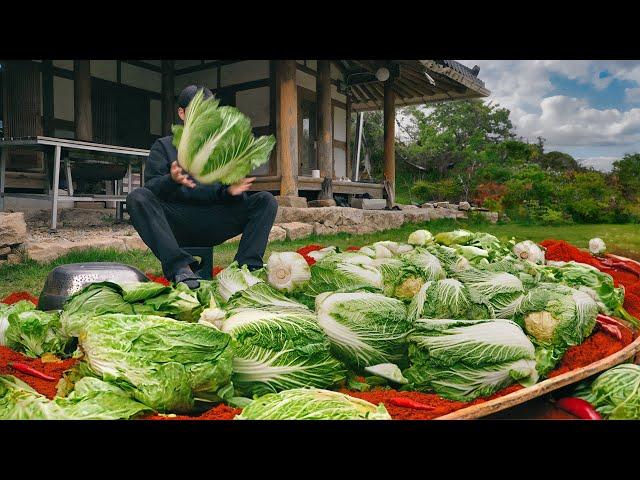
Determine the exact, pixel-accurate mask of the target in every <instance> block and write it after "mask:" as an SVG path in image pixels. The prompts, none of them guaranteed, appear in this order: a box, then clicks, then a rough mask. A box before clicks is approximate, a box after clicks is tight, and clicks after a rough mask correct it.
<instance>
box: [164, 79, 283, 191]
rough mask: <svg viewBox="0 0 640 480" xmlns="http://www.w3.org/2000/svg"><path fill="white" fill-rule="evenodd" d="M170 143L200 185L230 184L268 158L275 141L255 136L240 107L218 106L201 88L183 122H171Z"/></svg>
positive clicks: (179, 160) (180, 162)
mask: <svg viewBox="0 0 640 480" xmlns="http://www.w3.org/2000/svg"><path fill="white" fill-rule="evenodd" d="M172 131H173V144H174V145H175V147H176V149H177V150H178V163H179V164H180V166H181V167H182V168H183V169H184V170H185V171H186V172H188V173H189V175H191V176H192V177H193V178H194V179H196V180H197V181H199V182H201V183H204V184H213V183H216V182H219V183H222V184H226V185H231V184H233V183H236V182H238V181H239V180H241V179H242V178H244V177H246V176H247V175H248V174H249V173H250V172H251V171H253V170H254V169H256V168H257V167H259V166H261V165H263V164H265V163H266V162H268V161H269V158H270V156H271V151H272V150H273V147H274V146H275V144H276V141H275V138H274V137H273V135H268V136H263V137H258V138H255V137H254V135H253V132H252V128H251V120H250V119H249V118H248V117H247V116H246V115H244V114H243V113H242V112H241V111H240V110H238V109H237V108H235V107H230V106H224V107H221V106H219V101H218V100H217V99H215V98H214V97H211V98H208V99H205V98H204V95H203V92H202V90H199V91H198V93H197V94H196V95H195V96H194V97H193V99H192V100H191V102H190V103H189V105H188V106H187V109H186V112H185V119H184V125H174V126H173V127H172Z"/></svg>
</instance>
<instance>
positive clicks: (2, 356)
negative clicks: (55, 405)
mask: <svg viewBox="0 0 640 480" xmlns="http://www.w3.org/2000/svg"><path fill="white" fill-rule="evenodd" d="M77 361H78V360H77V359H75V358H69V359H67V360H62V361H61V362H47V363H43V362H42V361H41V360H40V359H39V358H29V357H26V356H24V355H22V354H21V353H18V352H14V351H13V350H11V349H10V348H7V347H0V375H13V376H14V377H17V378H19V379H20V380H22V381H24V382H26V383H28V384H29V385H30V386H31V387H32V388H33V389H34V390H36V391H37V392H38V393H41V394H42V395H45V396H47V397H48V398H50V399H51V398H53V397H54V396H55V394H56V386H57V385H58V380H59V379H60V378H62V374H63V372H64V371H65V370H68V369H69V368H71V367H72V366H73V365H74V364H75V363H76V362H77ZM10 362H21V363H26V364H27V365H29V366H30V367H32V368H35V369H36V370H38V371H40V372H42V373H44V374H46V375H50V376H52V377H55V378H56V381H48V380H42V379H39V378H36V377H32V376H31V375H26V374H24V373H21V372H18V371H17V370H15V369H14V368H12V367H10V366H9V363H10Z"/></svg>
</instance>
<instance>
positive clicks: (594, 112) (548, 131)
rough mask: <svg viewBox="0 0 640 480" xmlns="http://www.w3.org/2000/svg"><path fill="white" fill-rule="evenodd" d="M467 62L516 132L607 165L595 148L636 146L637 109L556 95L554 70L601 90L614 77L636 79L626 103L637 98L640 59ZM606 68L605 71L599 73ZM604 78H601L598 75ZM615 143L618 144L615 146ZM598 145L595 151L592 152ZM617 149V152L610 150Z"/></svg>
mask: <svg viewBox="0 0 640 480" xmlns="http://www.w3.org/2000/svg"><path fill="white" fill-rule="evenodd" d="M462 63H464V64H465V65H468V66H470V67H471V66H473V65H474V64H477V65H479V66H480V74H479V77H480V78H481V79H482V80H484V82H485V84H486V86H487V88H488V89H489V90H491V96H490V97H489V100H490V101H493V102H494V103H498V104H500V105H502V106H504V107H506V108H508V109H509V110H510V111H511V121H512V122H513V124H514V125H515V127H516V131H517V133H518V135H521V136H523V137H525V138H527V139H529V140H531V141H533V140H535V138H536V137H538V136H541V137H543V138H545V139H546V140H547V150H561V151H566V152H568V153H571V151H572V150H574V151H575V150H580V151H581V152H584V148H585V147H587V149H589V148H591V149H593V153H592V154H591V155H586V156H584V157H583V158H585V161H589V162H591V161H592V162H595V164H594V167H595V165H596V164H597V165H605V164H606V162H607V160H604V159H606V158H610V155H609V156H607V155H606V154H605V155H602V152H601V149H600V148H599V147H602V146H609V147H612V150H611V153H613V154H617V153H618V151H619V150H620V149H622V148H624V150H629V151H640V108H629V109H623V106H622V105H621V106H620V107H619V108H608V109H598V108H594V107H592V106H590V105H589V104H588V102H587V101H586V100H585V99H582V98H575V97H570V96H566V95H554V94H553V92H554V86H553V84H552V82H551V76H552V75H560V76H564V77H566V78H568V79H571V80H574V81H576V82H578V83H581V84H589V85H591V86H593V87H594V88H595V89H597V90H603V89H604V88H606V87H607V86H609V85H610V84H611V82H612V81H613V80H614V79H618V80H626V81H631V82H635V83H636V84H637V85H638V86H637V88H636V87H631V88H627V89H626V90H625V98H626V100H627V102H628V105H629V106H631V105H632V104H633V103H640V61H600V60H598V61H595V60H594V61H588V60H575V61H571V60H517V61H516V60H506V61H502V60H470V61H465V60H462ZM603 72H604V73H603ZM601 76H602V77H603V78H600V77H601ZM613 147H616V148H613ZM596 150H597V151H598V153H600V154H599V155H598V154H596ZM614 150H615V152H614Z"/></svg>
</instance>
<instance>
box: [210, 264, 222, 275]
mask: <svg viewBox="0 0 640 480" xmlns="http://www.w3.org/2000/svg"><path fill="white" fill-rule="evenodd" d="M222 270H224V267H221V266H220V265H216V266H215V267H213V271H212V272H211V273H212V274H213V276H214V277H215V276H216V275H218V274H219V273H220V272H221V271H222Z"/></svg>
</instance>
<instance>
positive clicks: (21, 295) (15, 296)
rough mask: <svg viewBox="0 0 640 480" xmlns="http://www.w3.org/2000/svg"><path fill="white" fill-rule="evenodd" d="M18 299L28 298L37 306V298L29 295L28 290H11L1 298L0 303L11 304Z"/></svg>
mask: <svg viewBox="0 0 640 480" xmlns="http://www.w3.org/2000/svg"><path fill="white" fill-rule="evenodd" d="M20 300H28V301H30V302H31V303H33V304H34V305H36V306H38V298H37V297H34V296H33V295H31V294H30V293H29V292H13V293H11V294H10V295H7V296H6V297H4V298H3V299H2V303H6V304H7V305H13V304H14V303H18V302H19V301H20Z"/></svg>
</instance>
